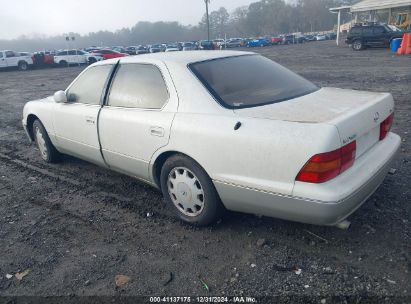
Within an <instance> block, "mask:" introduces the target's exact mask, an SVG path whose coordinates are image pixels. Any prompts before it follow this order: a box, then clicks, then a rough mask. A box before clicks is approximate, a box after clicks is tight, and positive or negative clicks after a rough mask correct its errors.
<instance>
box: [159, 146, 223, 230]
mask: <svg viewBox="0 0 411 304" xmlns="http://www.w3.org/2000/svg"><path fill="white" fill-rule="evenodd" d="M160 181H161V190H162V192H163V195H164V199H165V201H166V203H167V204H168V205H169V206H170V207H171V208H172V209H173V211H174V213H175V214H176V216H177V217H178V218H179V219H180V220H181V221H183V222H185V223H187V224H190V225H193V226H208V225H210V224H212V223H214V222H216V221H217V220H219V219H220V218H221V217H222V216H223V214H224V212H225V208H224V206H223V204H222V202H221V200H220V198H219V196H218V193H217V191H216V189H215V187H214V184H213V182H212V181H211V178H210V177H209V176H208V174H207V173H206V172H205V170H204V169H203V168H202V167H201V166H200V165H199V164H198V163H197V162H195V161H194V160H192V159H191V158H189V157H186V156H184V155H179V154H177V155H174V156H172V157H170V158H169V159H167V160H166V162H165V163H164V165H163V167H162V169H161V177H160ZM194 196H196V197H194Z"/></svg>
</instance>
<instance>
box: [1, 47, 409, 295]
mask: <svg viewBox="0 0 411 304" xmlns="http://www.w3.org/2000/svg"><path fill="white" fill-rule="evenodd" d="M256 51H258V52H260V53H262V54H263V55H265V56H267V57H269V58H271V59H273V60H275V61H277V62H279V63H280V64H283V65H285V66H286V67H288V68H290V69H292V70H294V71H296V72H298V73H300V74H301V75H303V76H305V77H306V78H308V79H310V80H311V81H313V82H314V83H316V84H318V85H320V86H333V87H341V88H347V89H361V90H372V91H383V92H385V91H387V92H391V93H392V94H393V95H394V98H395V100H396V107H397V108H396V119H395V124H394V127H393V130H394V132H396V133H398V134H399V135H400V136H401V137H402V138H403V144H402V149H401V153H400V154H399V156H398V158H397V159H396V161H395V163H394V164H393V168H395V169H396V172H395V174H393V175H388V176H387V178H386V179H385V181H384V183H383V184H382V186H381V187H380V188H379V189H378V190H377V192H376V193H375V194H374V195H373V196H372V197H371V198H370V199H369V200H368V202H366V203H365V204H364V205H363V207H361V208H360V209H359V210H358V211H357V212H356V213H355V214H353V215H352V216H351V217H350V221H351V222H352V226H351V228H350V229H349V230H348V231H343V230H339V229H337V228H333V227H318V226H312V225H306V224H299V223H292V222H287V221H282V220H277V219H271V218H258V217H255V216H253V215H245V214H239V213H228V214H227V215H226V217H225V218H224V220H223V221H222V222H220V223H218V224H216V225H215V226H212V227H209V228H201V229H199V228H192V227H189V226H186V225H184V224H181V223H180V222H178V221H176V220H175V219H174V218H173V217H172V215H171V213H170V211H169V210H168V208H167V207H165V206H164V203H163V201H162V197H161V194H160V193H159V192H158V191H157V190H155V189H153V188H151V187H149V186H146V185H144V184H142V183H140V182H138V181H136V180H134V179H132V178H129V177H126V176H122V175H119V174H117V173H113V172H109V171H107V170H105V169H102V168H99V167H96V166H94V165H91V164H89V163H86V162H83V161H81V160H78V159H74V158H71V157H66V158H65V161H64V162H62V163H60V164H57V165H47V164H45V163H43V162H42V161H41V159H40V156H39V153H38V151H37V150H36V149H35V148H34V147H33V146H32V145H30V144H29V143H28V141H27V139H26V137H25V134H24V131H23V129H22V126H21V116H22V109H23V106H24V104H25V103H26V102H27V101H29V100H33V99H38V98H43V97H45V96H48V95H51V94H52V93H53V92H54V91H56V90H59V89H62V88H65V87H66V86H67V85H68V84H69V83H70V82H71V80H72V79H73V78H74V77H75V76H76V75H77V74H78V73H79V72H80V71H81V70H82V68H80V67H71V68H65V69H61V68H55V69H46V70H31V71H28V72H18V71H6V72H0V93H1V94H0V296H10V297H14V296H21V295H25V296H33V295H34V296H74V295H87V296H93V295H98V296H119V295H122V296H123V295H127V296H131V295H133V296H138V295H180V296H183V295H184V296H188V295H190V296H192V295H199V294H201V295H219V296H223V295H226V296H240V295H244V296H273V295H274V296H279V297H280V298H277V300H280V299H281V300H283V301H284V302H287V301H289V302H298V301H300V302H307V301H308V302H309V301H311V302H313V303H320V302H321V300H323V301H322V302H321V303H330V302H337V301H341V302H345V301H346V302H356V303H358V302H362V301H369V302H374V301H375V302H383V301H384V302H387V303H391V302H404V303H405V302H408V303H409V302H411V288H410V271H411V260H410V253H411V250H410V247H411V246H410V245H411V242H410V202H411V192H410V188H411V187H410V186H411V176H410V172H411V163H410V156H411V154H410V153H411V146H410V145H411V144H410V143H411V140H410V131H411V128H410V127H411V117H410V114H411V98H410V96H411V57H410V56H405V57H398V56H395V55H392V54H391V53H390V52H389V51H388V50H384V49H375V50H366V51H362V52H354V51H352V50H350V49H349V48H347V47H336V46H335V45H334V43H332V42H318V43H308V44H305V45H298V46H280V47H270V48H262V49H257V50H256ZM297 269H298V270H297ZM299 269H300V270H299ZM26 270H28V273H27V272H26V273H23V278H21V280H18V279H17V278H16V276H13V277H11V278H8V277H9V276H8V275H15V274H16V273H17V276H18V273H20V274H22V272H24V271H26ZM24 274H26V275H25V276H24ZM116 275H126V276H128V277H129V278H131V280H130V281H129V282H128V283H127V284H125V285H123V286H121V287H117V286H116V284H115V276H116ZM203 283H205V284H207V286H208V290H207V289H205V288H204V284H203ZM333 296H337V297H340V298H334V299H332V298H331V297H333ZM3 300H4V298H3ZM271 300H272V298H271ZM271 300H270V301H271ZM1 302H2V300H1V298H0V303H1Z"/></svg>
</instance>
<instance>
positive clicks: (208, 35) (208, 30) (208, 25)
mask: <svg viewBox="0 0 411 304" xmlns="http://www.w3.org/2000/svg"><path fill="white" fill-rule="evenodd" d="M204 2H205V5H206V15H207V40H208V41H210V18H209V15H208V4H209V3H210V0H204Z"/></svg>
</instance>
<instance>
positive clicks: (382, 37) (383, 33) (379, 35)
mask: <svg viewBox="0 0 411 304" xmlns="http://www.w3.org/2000/svg"><path fill="white" fill-rule="evenodd" d="M373 33H374V35H373V37H374V40H375V41H374V45H376V46H388V45H389V44H390V39H389V37H388V31H387V30H386V29H385V28H384V27H382V26H375V27H374V29H373Z"/></svg>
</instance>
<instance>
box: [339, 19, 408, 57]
mask: <svg viewBox="0 0 411 304" xmlns="http://www.w3.org/2000/svg"><path fill="white" fill-rule="evenodd" d="M403 35H404V33H403V32H399V31H393V30H392V28H391V27H389V26H387V25H385V24H365V25H356V26H353V27H352V28H351V30H350V31H349V33H348V35H347V39H346V41H345V42H346V43H347V44H351V45H352V48H353V49H354V50H355V51H360V50H363V49H364V48H366V47H389V46H390V43H391V41H392V39H394V38H402V36H403Z"/></svg>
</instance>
